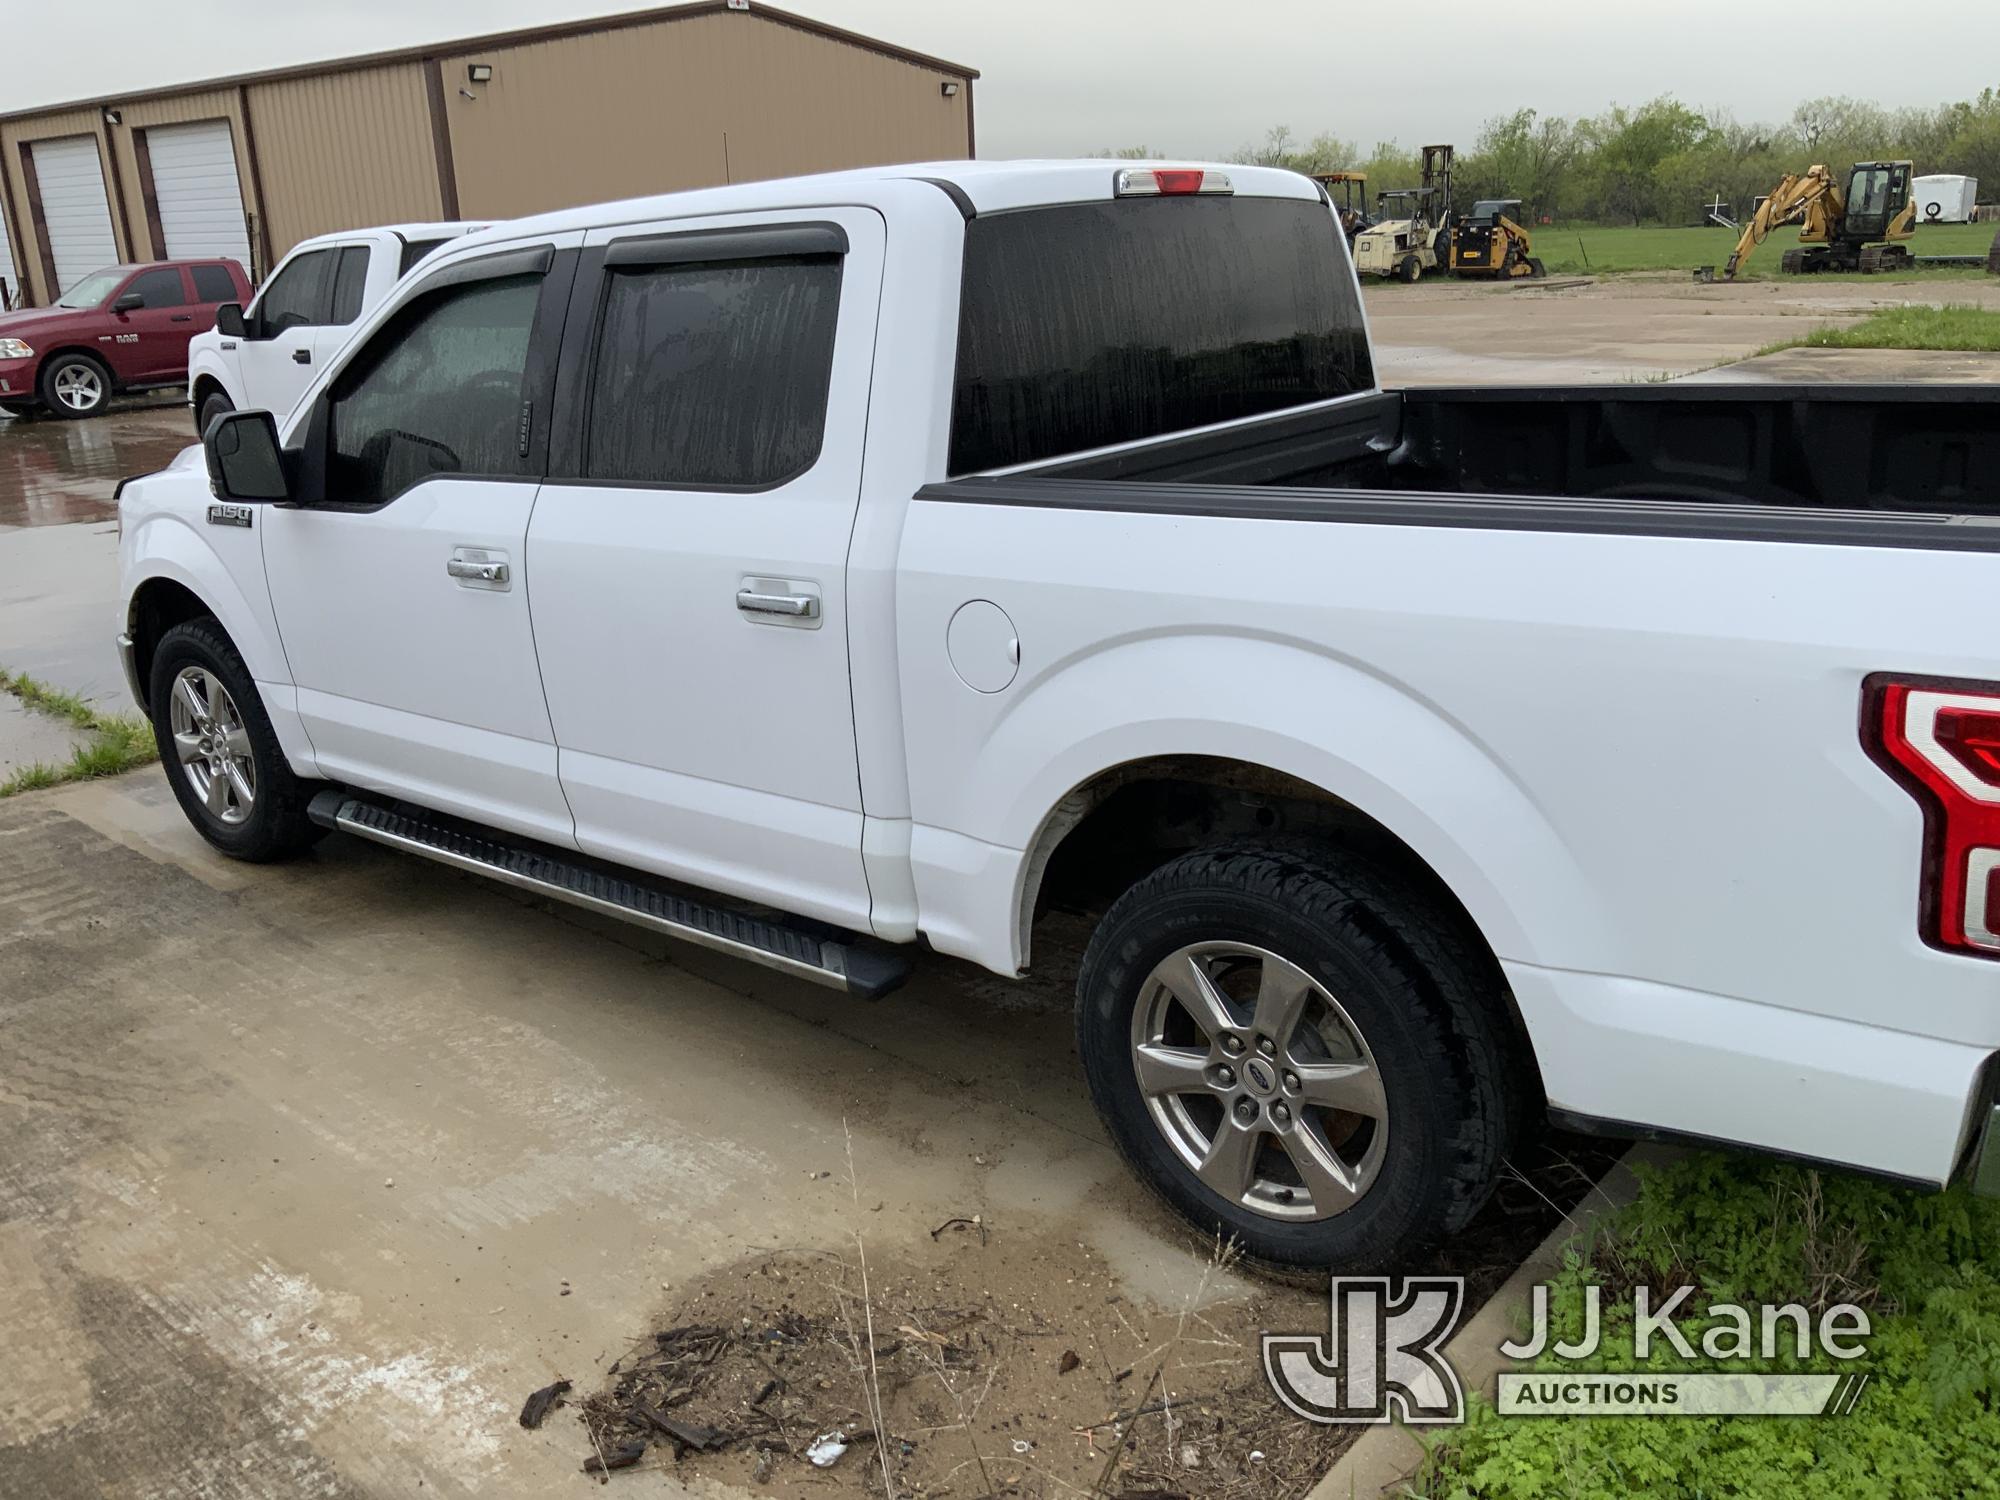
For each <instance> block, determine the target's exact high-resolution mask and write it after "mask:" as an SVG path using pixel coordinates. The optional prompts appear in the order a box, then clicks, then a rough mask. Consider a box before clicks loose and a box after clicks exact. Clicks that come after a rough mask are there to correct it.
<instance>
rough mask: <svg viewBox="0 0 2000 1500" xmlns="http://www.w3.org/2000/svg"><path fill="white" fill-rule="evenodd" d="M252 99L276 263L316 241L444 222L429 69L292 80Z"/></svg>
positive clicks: (252, 91) (264, 86) (258, 87)
mask: <svg viewBox="0 0 2000 1500" xmlns="http://www.w3.org/2000/svg"><path fill="white" fill-rule="evenodd" d="M247 92H248V95H249V100H250V118H251V120H252V121H253V122H254V126H255V129H256V132H257V162H258V165H259V167H260V168H261V169H262V173H263V187H264V207H265V210H266V212H267V213H268V214H269V215H270V226H269V230H270V240H271V254H272V257H273V263H274V264H275V263H276V258H277V257H280V256H282V255H284V253H285V252H286V251H287V250H289V249H291V247H292V246H294V245H296V244H297V243H298V242H299V241H300V240H303V239H309V238H311V237H312V236H313V235H316V234H330V233H332V232H333V231H335V230H339V229H360V228H363V227H366V226H368V225H372V224H393V223H397V222H401V221H407V220H423V219H435V218H438V217H439V216H440V213H441V205H442V200H441V198H440V195H439V192H438V174H437V157H436V153H435V151H434V149H433V147H432V136H431V123H430V102H429V99H428V97H427V95H426V93H425V84H424V70H423V66H422V64H420V63H415V62H407V63H397V64H394V65H392V66H389V67H382V68H368V69H365V70H360V71H355V72H349V73H329V74H320V75H317V76H313V77H306V78H288V79H284V80H282V81H279V82H274V83H258V84H252V85H250V87H249V89H248V90H247Z"/></svg>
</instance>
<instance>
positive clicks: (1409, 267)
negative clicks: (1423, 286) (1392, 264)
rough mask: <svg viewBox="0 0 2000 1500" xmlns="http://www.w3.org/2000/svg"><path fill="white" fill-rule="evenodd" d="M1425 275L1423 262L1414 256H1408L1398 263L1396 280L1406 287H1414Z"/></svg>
mask: <svg viewBox="0 0 2000 1500" xmlns="http://www.w3.org/2000/svg"><path fill="white" fill-rule="evenodd" d="M1423 274H1424V266H1423V262H1422V261H1420V260H1418V259H1417V258H1416V257H1415V256H1414V255H1406V256H1404V257H1403V258H1402V259H1401V260H1399V261H1397V262H1396V279H1397V280H1398V281H1400V282H1402V283H1403V285H1405V286H1411V285H1413V284H1414V283H1415V282H1416V280H1417V278H1418V277H1420V276H1422V275H1423Z"/></svg>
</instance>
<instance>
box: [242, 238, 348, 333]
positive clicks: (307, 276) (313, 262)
mask: <svg viewBox="0 0 2000 1500" xmlns="http://www.w3.org/2000/svg"><path fill="white" fill-rule="evenodd" d="M332 270H333V252H332V251H331V250H309V251H307V252H306V253H305V254H304V255H301V256H300V257H299V258H298V259H297V260H294V261H291V262H289V263H288V264H286V265H284V266H282V267H280V268H279V271H278V274H277V275H276V276H274V277H272V278H271V280H270V281H269V282H268V283H267V284H266V285H265V287H264V295H263V296H261V297H259V298H258V299H257V320H258V322H259V323H261V324H262V325H263V328H264V332H266V333H267V334H268V333H283V332H284V331H285V330H286V329H287V328H298V327H301V326H303V325H307V324H317V323H318V322H319V321H320V319H321V317H322V316H324V314H323V312H322V309H323V308H324V307H325V306H326V278H327V276H328V275H329V274H330V273H331V272H332Z"/></svg>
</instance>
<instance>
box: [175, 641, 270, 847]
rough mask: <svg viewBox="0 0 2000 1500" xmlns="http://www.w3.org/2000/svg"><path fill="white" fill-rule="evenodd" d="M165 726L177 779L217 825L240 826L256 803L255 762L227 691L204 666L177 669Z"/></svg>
mask: <svg viewBox="0 0 2000 1500" xmlns="http://www.w3.org/2000/svg"><path fill="white" fill-rule="evenodd" d="M169 722H171V723H172V725H173V732H174V754H175V756H176V757H177V758H178V760H179V762H180V768H181V774H182V775H183V776H185V777H187V781H188V785H189V786H190V787H192V788H193V789H194V794H195V797H196V799H197V800H198V801H199V802H200V803H201V805H202V806H203V807H204V808H206V809H207V810H208V812H209V814H210V815H211V816H212V817H214V818H215V819H216V821H217V822H220V823H224V824H227V825H229V826H230V827H235V826H236V825H238V824H240V823H243V822H244V821H246V820H247V819H248V818H249V816H250V812H251V809H252V808H254V807H255V806H256V803H257V761H256V757H255V756H254V755H253V754H252V753H251V748H250V731H249V729H248V728H246V727H245V725H244V723H243V714H242V711H241V710H240V709H238V708H237V706H236V700H235V699H234V698H232V697H230V696H229V689H227V688H225V687H224V686H223V685H222V681H221V679H220V678H218V677H217V676H216V675H215V674H214V673H213V672H211V671H209V670H208V669H207V668H206V667H183V668H181V671H180V675H179V676H177V677H176V678H174V690H173V698H172V700H171V709H170V720H169Z"/></svg>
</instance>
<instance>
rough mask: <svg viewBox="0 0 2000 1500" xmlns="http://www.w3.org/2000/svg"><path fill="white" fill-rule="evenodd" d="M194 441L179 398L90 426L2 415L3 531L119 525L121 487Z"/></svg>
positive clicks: (126, 405)
mask: <svg viewBox="0 0 2000 1500" xmlns="http://www.w3.org/2000/svg"><path fill="white" fill-rule="evenodd" d="M194 440H195V438H194V424H193V422H192V421H191V420H190V419H189V417H188V409H187V404H186V402H185V401H184V400H183V399H181V396H180V393H179V392H170V393H167V394H165V395H163V396H161V397H158V398H154V399H148V400H144V401H131V402H120V403H119V404H118V406H116V407H114V408H113V409H112V410H111V411H110V412H109V413H108V414H106V415H105V416H102V417H97V418H93V419H91V420H89V421H83V422H62V421H58V420H56V419H55V418H53V417H27V418H14V417H6V416H0V532H5V531H7V530H9V529H11V528H13V527H16V526H61V525H65V524H68V523H71V522H76V521H108V520H111V519H112V518H113V517H114V516H116V514H117V510H116V507H115V506H114V505H113V504H112V500H111V496H112V492H113V491H114V490H116V489H117V488H118V481H119V480H121V479H124V478H126V477H127V476H129V475H133V474H150V473H152V472H153V471H154V470H155V469H163V468H165V467H166V466H167V463H168V461H169V460H170V459H172V458H173V456H174V455H175V454H176V453H178V452H180V451H181V449H183V448H185V447H187V446H188V445H189V444H190V443H192V442H193V441H194ZM4 557H5V555H4V554H0V568H4V567H6V566H7V564H6V562H5V560H4ZM4 641H5V637H4V636H0V642H4Z"/></svg>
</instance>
